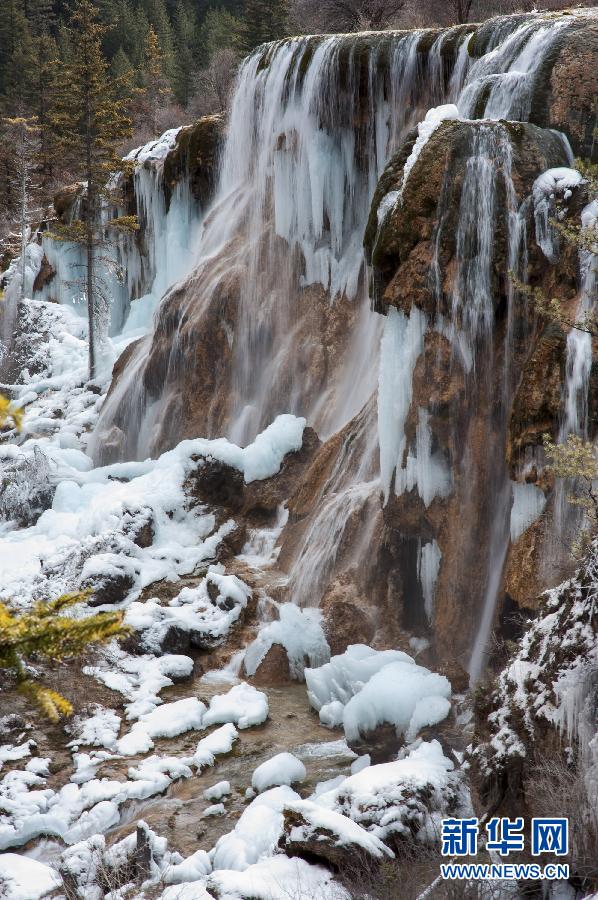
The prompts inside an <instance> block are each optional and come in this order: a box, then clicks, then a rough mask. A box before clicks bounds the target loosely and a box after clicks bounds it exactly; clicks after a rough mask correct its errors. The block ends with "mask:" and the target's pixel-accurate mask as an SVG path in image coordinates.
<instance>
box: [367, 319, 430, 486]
mask: <svg viewBox="0 0 598 900" xmlns="http://www.w3.org/2000/svg"><path fill="white" fill-rule="evenodd" d="M425 331H426V317H425V315H424V313H423V312H422V311H421V310H420V309H418V308H417V307H413V309H412V310H411V314H410V316H409V317H407V316H405V314H404V313H402V312H399V311H398V310H396V309H395V308H394V307H390V308H389V310H388V315H387V317H386V323H385V326H384V334H383V336H382V342H381V346H380V374H379V381H378V440H379V443H380V478H381V481H382V488H383V491H384V503H386V502H387V501H388V497H389V494H390V485H391V481H392V475H393V472H394V471H395V469H397V470H400V469H401V468H402V461H403V454H404V451H405V420H406V418H407V414H408V412H409V407H410V406H411V397H412V393H413V384H412V380H413V370H414V369H415V364H416V362H417V360H418V357H419V356H420V354H421V352H422V350H423V347H424V334H425Z"/></svg>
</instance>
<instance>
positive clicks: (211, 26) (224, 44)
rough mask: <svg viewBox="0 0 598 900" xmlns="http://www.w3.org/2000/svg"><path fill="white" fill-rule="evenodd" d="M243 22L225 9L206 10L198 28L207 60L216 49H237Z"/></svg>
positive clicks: (207, 60)
mask: <svg viewBox="0 0 598 900" xmlns="http://www.w3.org/2000/svg"><path fill="white" fill-rule="evenodd" d="M242 30H243V23H242V22H241V21H240V20H239V19H236V18H235V17H234V16H233V15H232V14H231V13H230V12H228V11H227V10H226V9H222V8H221V7H219V8H218V9H210V10H208V12H207V14H206V17H205V19H204V21H203V24H202V26H201V29H200V33H201V43H202V46H203V48H204V52H205V54H206V57H207V58H206V62H209V61H210V60H211V59H212V57H213V56H214V54H215V53H217V52H218V50H237V49H238V47H239V45H240V43H241V33H242Z"/></svg>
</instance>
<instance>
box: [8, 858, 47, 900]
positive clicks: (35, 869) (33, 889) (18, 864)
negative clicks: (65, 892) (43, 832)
mask: <svg viewBox="0 0 598 900" xmlns="http://www.w3.org/2000/svg"><path fill="white" fill-rule="evenodd" d="M60 885H61V878H60V875H59V874H58V872H57V871H56V869H53V868H52V867H51V866H48V865H46V864H45V863H42V862H40V861H39V860H37V859H31V858H30V857H27V856H20V855H19V854H18V853H3V854H2V855H1V856H0V897H2V898H3V900H38V898H40V897H44V896H46V894H49V893H50V892H51V891H53V890H56V889H57V888H59V887H60Z"/></svg>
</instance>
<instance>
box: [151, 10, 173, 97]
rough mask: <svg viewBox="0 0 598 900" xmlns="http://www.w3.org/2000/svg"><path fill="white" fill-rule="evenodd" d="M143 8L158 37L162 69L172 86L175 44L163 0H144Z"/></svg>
mask: <svg viewBox="0 0 598 900" xmlns="http://www.w3.org/2000/svg"><path fill="white" fill-rule="evenodd" d="M144 8H145V12H146V14H147V18H148V20H149V22H150V25H151V26H152V27H153V29H154V31H155V32H156V35H157V38H158V46H159V48H160V53H161V54H162V71H163V72H164V74H165V75H166V77H167V78H168V81H169V83H170V85H171V86H172V85H173V83H174V78H175V73H176V60H175V44H174V34H173V30H172V25H171V22H170V19H169V18H168V13H167V11H166V6H165V4H164V0H144Z"/></svg>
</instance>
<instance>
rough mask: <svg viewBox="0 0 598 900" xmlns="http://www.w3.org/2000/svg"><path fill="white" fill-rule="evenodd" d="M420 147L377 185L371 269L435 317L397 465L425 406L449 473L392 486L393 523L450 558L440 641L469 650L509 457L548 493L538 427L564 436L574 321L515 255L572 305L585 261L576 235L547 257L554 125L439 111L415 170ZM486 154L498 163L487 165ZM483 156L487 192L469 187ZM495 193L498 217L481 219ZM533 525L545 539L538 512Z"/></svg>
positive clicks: (558, 150) (556, 145) (523, 559)
mask: <svg viewBox="0 0 598 900" xmlns="http://www.w3.org/2000/svg"><path fill="white" fill-rule="evenodd" d="M410 152H412V151H410V147H409V144H407V145H406V147H405V148H403V150H402V151H401V152H400V153H399V154H398V156H397V157H396V158H394V159H392V160H391V161H390V163H389V165H388V167H387V170H386V172H385V174H384V175H383V177H382V179H381V181H380V184H379V187H378V191H377V195H376V197H375V199H374V203H373V208H372V213H371V216H370V225H369V229H368V239H369V246H370V253H371V259H372V264H373V268H374V272H373V282H374V286H375V291H376V303H377V309H378V310H379V311H381V312H383V313H386V312H387V311H388V309H389V308H390V307H394V308H395V309H398V310H400V311H401V314H402V315H403V316H406V317H409V316H410V315H411V314H412V312H413V309H414V308H415V309H416V310H419V311H421V312H422V313H423V314H424V316H425V318H426V321H427V322H429V323H430V327H429V329H428V330H427V331H426V334H425V336H424V337H423V341H422V343H421V348H420V349H421V352H420V353H419V354H418V355H417V360H416V362H415V365H414V368H413V375H412V381H411V397H410V403H409V408H408V410H407V412H406V415H405V420H404V433H405V445H404V452H403V458H402V459H400V460H398V468H399V469H403V470H405V469H407V468H408V466H409V464H410V461H409V455H410V454H414V453H415V451H416V447H417V454H420V452H421V451H420V449H419V445H420V444H421V442H422V437H421V435H422V426H421V421H422V411H425V417H426V429H427V438H426V439H427V440H428V441H429V442H430V449H429V451H428V453H429V454H431V457H432V458H433V457H434V454H437V455H438V460H437V463H436V464H437V466H442V467H444V470H445V472H446V473H447V479H448V480H449V483H448V484H447V485H446V490H444V489H443V488H442V486H441V489H440V490H438V489H436V490H432V495H431V496H425V493H426V488H425V484H422V480H423V479H425V477H426V473H425V472H423V473H422V474H421V475H420V483H419V484H416V485H415V486H414V487H411V489H409V487H410V486H409V484H407V485H406V486H405V485H404V486H403V487H401V488H397V489H395V491H391V495H390V499H389V501H388V503H387V504H386V506H385V509H384V516H385V523H386V525H385V527H386V530H387V534H388V538H387V540H389V541H390V543H395V544H396V537H395V538H394V540H393V538H392V537H391V535H400V537H399V544H401V542H403V543H404V546H405V548H407V547H408V546H409V543H411V556H412V562H411V566H412V568H413V569H415V568H416V566H417V558H416V555H417V553H418V552H419V551H418V550H417V541H418V539H419V540H420V541H421V542H430V541H435V542H436V544H437V546H438V548H439V550H440V554H441V562H440V566H439V571H438V580H437V582H436V585H435V609H434V622H433V632H434V635H435V638H436V642H437V647H438V652H439V653H440V655H441V656H442V657H446V656H447V654H451V655H455V656H456V657H457V658H458V659H459V660H460V661H461V664H464V663H466V657H465V655H464V654H466V652H467V650H468V648H469V646H470V642H471V630H470V628H469V627H468V626H467V625H465V627H463V623H464V622H465V623H467V622H471V621H472V620H474V621H475V619H476V617H479V611H480V605H481V599H482V598H483V596H484V590H485V585H486V583H487V581H488V577H489V575H488V573H489V569H490V567H491V565H492V561H491V559H489V556H490V555H492V554H496V552H497V548H496V546H493V529H494V528H495V524H496V516H497V514H498V515H501V514H502V515H504V513H501V512H499V511H497V505H496V504H497V503H498V502H499V499H500V493H501V490H504V483H505V480H506V478H507V473H508V477H509V478H510V480H511V481H512V482H514V483H515V484H516V485H518V484H522V485H536V484H537V483H538V482H539V483H540V485H541V486H542V487H544V489H545V490H546V492H547V493H549V487H550V486H549V485H546V484H545V483H544V484H542V481H541V476H540V475H539V473H538V468H536V469H533V468H532V467H531V466H530V465H529V464H528V462H527V461H529V460H530V459H534V458H537V457H538V454H540V456H541V449H540V445H541V438H542V433H545V432H548V433H550V434H551V435H552V436H553V437H556V436H557V434H558V432H559V427H560V416H561V396H562V393H563V390H564V378H565V359H566V335H565V334H563V332H562V331H561V330H560V329H559V327H558V326H556V325H555V324H554V323H550V322H546V320H541V319H540V318H539V317H538V315H537V310H536V309H535V307H534V305H533V303H531V302H530V300H529V298H528V296H527V295H525V294H522V293H520V292H519V291H518V290H517V289H516V287H514V284H513V280H512V278H511V276H510V270H515V273H514V274H516V271H517V270H518V267H519V266H520V265H521V262H522V260H521V254H525V263H524V264H525V267H526V278H527V279H529V283H530V284H531V285H534V286H539V287H541V289H542V290H543V291H545V292H546V293H547V294H549V295H550V296H554V297H558V298H559V299H560V300H561V302H562V304H563V308H564V309H568V308H569V307H570V305H571V304H572V303H574V302H575V298H576V296H577V289H578V282H577V281H576V272H577V264H578V262H577V255H576V253H575V252H572V251H569V252H568V253H567V252H565V253H564V254H563V255H562V256H561V257H560V259H559V263H558V265H556V266H551V265H550V264H549V263H548V261H547V259H546V258H545V256H544V254H543V252H542V251H541V249H540V247H539V246H538V244H537V243H536V242H535V241H534V239H533V234H534V209H533V204H532V203H531V202H530V200H531V197H532V193H533V186H534V182H535V180H536V178H537V177H538V175H539V174H540V173H542V172H543V171H545V170H546V169H550V168H552V167H553V166H559V165H563V164H565V163H566V158H565V154H564V150H563V146H562V144H561V142H560V140H559V138H558V136H557V135H556V134H555V133H554V132H548V131H545V130H543V129H540V128H538V127H536V126H533V125H523V124H516V123H513V124H502V123H500V124H496V125H488V124H477V123H465V122H455V121H448V122H444V123H442V124H441V125H440V127H438V128H437V129H436V131H435V132H434V134H433V135H432V136H431V137H430V139H429V140H428V142H427V143H426V145H425V146H424V148H423V149H422V151H421V153H420V155H419V157H418V158H417V160H416V162H415V164H414V165H413V166H412V167H411V168H410V170H409V174H408V177H407V178H405V175H404V172H405V161H406V159H408V158H409V153H410ZM490 154H493V157H492V156H490ZM488 158H490V159H493V162H492V164H493V165H494V167H495V168H494V174H493V176H492V178H491V180H490V181H487V180H486V181H484V177H485V174H486V173H485V165H486V162H487V161H488ZM476 160H477V161H478V162H479V163H480V165H479V166H478V164H477V162H476ZM472 168H476V173H475V178H476V179H477V180H478V185H479V186H480V193H482V192H484V191H485V192H487V194H486V196H483V197H482V196H474V195H473V194H472V181H471V178H470V173H471V171H472ZM399 193H400V201H398V202H396V203H395V205H394V207H393V208H392V210H391V211H390V212H389V213H388V214H386V215H385V216H384V215H383V217H382V222H381V224H377V221H378V220H379V219H380V212H379V211H380V209H381V208H383V207H382V204H383V203H384V197H385V196H391V197H393V196H398V195H399ZM583 194H584V192H583V188H581V189H580V191H578V192H577V195H576V197H575V199H574V200H571V201H570V205H571V207H572V208H573V209H579V208H580V204H583ZM488 207H491V208H492V224H491V225H490V231H489V232H488V231H486V233H485V229H488V227H489V222H488V221H487V215H488ZM468 216H469V217H470V219H469V222H467V221H466V219H467V217H468ZM485 217H486V220H485ZM517 220H518V221H517ZM516 228H519V229H520V230H521V233H522V234H525V235H530V239H529V240H526V242H525V246H524V247H514V246H513V232H514V229H516ZM484 241H486V242H487V246H486V249H485V247H484ZM490 245H491V249H489V248H490ZM484 254H486V258H485V259H484ZM455 334H457V335H458V339H457V341H456V340H455ZM459 340H460V341H462V345H461V346H463V345H464V344H466V345H467V346H466V349H465V352H460V350H459V346H458V341H459ZM396 352H398V353H401V352H403V351H402V348H401V347H398V348H397V351H396ZM423 464H424V465H428V466H429V462H428V463H426V462H425V461H424V463H423ZM428 477H434V476H433V473H430V472H428ZM501 479H502V483H501ZM405 487H406V488H407V489H405ZM524 489H525V488H524ZM533 489H534V488H532V490H533ZM539 489H540V488H538V490H539ZM515 490H517V488H515ZM428 493H430V492H428ZM509 508H510V502H509ZM547 517H548V514H547ZM457 523H458V524H457ZM518 539H519V540H518ZM506 540H507V541H508V538H507V539H506ZM530 540H532V538H531V535H528V534H527V530H526V532H525V535H524V536H523V537H522V538H520V536H519V535H515V540H514V541H513V543H512V547H511V551H510V555H509V561H508V563H507V570H506V571H507V575H506V578H507V585H508V588H510V591H511V594H510V596H511V597H512V598H513V599H515V600H516V602H520V603H523V604H524V605H525V604H526V602H530V598H533V597H534V596H535V594H537V592H538V585H539V584H541V581H542V576H543V575H545V574H546V573H545V571H543V570H542V568H541V567H539V566H538V565H537V564H536V565H534V562H536V563H537V558H536V559H535V560H534V558H533V553H532V552H531V551H529V549H528V552H527V553H526V551H525V550H524V549H523V547H524V546H527V547H528V548H529V544H530ZM535 540H536V542H538V543H539V542H540V540H541V539H540V536H539V529H538V528H536V530H535ZM403 552H407V553H409V551H408V550H406V549H405V550H404V551H403ZM499 552H500V551H499ZM503 552H504V551H503ZM540 552H542V551H540ZM554 574H555V573H554V572H552V573H550V576H549V577H553V578H554ZM522 584H523V585H525V587H524V588H523V589H522V587H521V585H522ZM534 588H535V590H534ZM420 605H421V604H420Z"/></svg>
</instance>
